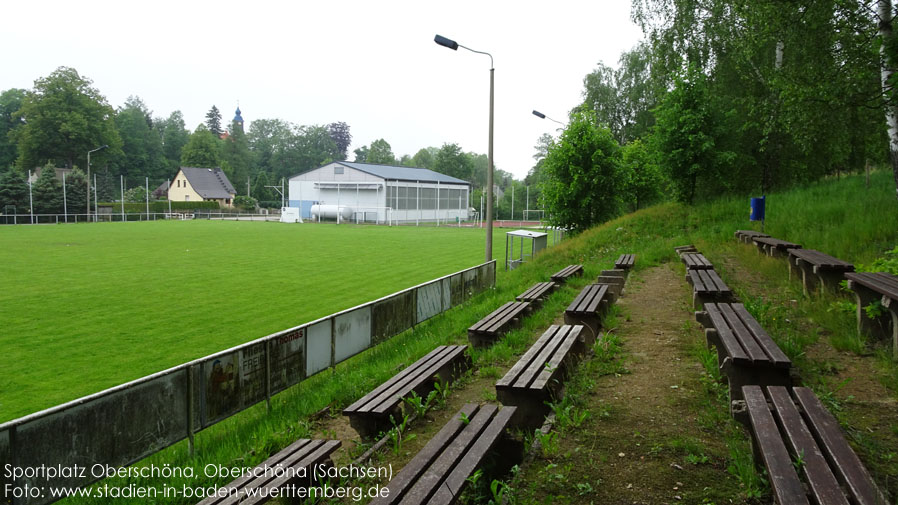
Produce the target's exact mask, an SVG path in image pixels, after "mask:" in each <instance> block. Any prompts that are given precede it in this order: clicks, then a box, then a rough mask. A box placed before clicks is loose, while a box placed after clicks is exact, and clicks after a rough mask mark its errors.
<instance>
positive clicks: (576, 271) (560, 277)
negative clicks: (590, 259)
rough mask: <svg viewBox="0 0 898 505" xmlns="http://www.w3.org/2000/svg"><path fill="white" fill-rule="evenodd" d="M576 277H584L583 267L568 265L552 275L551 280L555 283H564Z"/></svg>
mask: <svg viewBox="0 0 898 505" xmlns="http://www.w3.org/2000/svg"><path fill="white" fill-rule="evenodd" d="M574 275H583V265H568V266H566V267H564V268H562V269H561V270H559V271H558V272H555V273H554V274H552V277H551V278H552V280H553V281H554V282H564V281H565V280H567V278H568V277H572V276H574Z"/></svg>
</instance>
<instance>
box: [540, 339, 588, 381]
mask: <svg viewBox="0 0 898 505" xmlns="http://www.w3.org/2000/svg"><path fill="white" fill-rule="evenodd" d="M568 328H569V330H568V331H567V332H564V329H562V332H564V336H563V337H562V338H560V339H556V341H557V342H558V343H559V345H558V346H557V347H556V348H555V350H553V351H552V354H551V356H552V359H551V360H549V362H548V363H547V364H546V365H545V366H543V367H542V370H541V371H540V372H539V375H538V376H537V377H536V379H535V380H534V381H533V382H532V383H531V384H530V389H532V390H542V389H543V388H545V387H546V385H547V384H548V382H549V381H550V380H552V377H553V376H554V375H555V373H556V371H557V370H558V369H559V368H561V365H562V362H563V361H564V360H565V359H566V358H567V357H568V355H569V354H570V351H571V347H573V346H574V343H575V342H576V341H577V338H579V333H580V331H581V330H582V328H583V327H582V326H568Z"/></svg>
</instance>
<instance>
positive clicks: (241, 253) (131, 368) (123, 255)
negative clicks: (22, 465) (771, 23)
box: [0, 221, 504, 421]
mask: <svg viewBox="0 0 898 505" xmlns="http://www.w3.org/2000/svg"><path fill="white" fill-rule="evenodd" d="M503 234H504V230H498V229H497V230H496V232H495V234H494V236H495V237H497V238H496V239H495V246H494V255H495V256H497V257H501V258H504V238H503V237H502V235H503ZM0 244H2V246H0V264H2V265H3V267H2V268H0V286H2V287H3V289H2V290H0V321H2V324H0V348H2V349H3V354H4V360H3V361H4V366H3V367H2V369H0V421H5V420H9V419H13V418H16V417H20V416H22V415H25V414H29V413H31V412H35V411H37V410H41V409H44V408H48V407H52V406H54V405H57V404H59V403H62V402H65V401H68V400H72V399H75V398H78V397H80V396H83V395H86V394H90V393H94V392H97V391H100V390H102V389H105V388H108V387H111V386H115V385H117V384H121V383H123V382H126V381H128V380H132V379H136V378H139V377H142V376H144V375H147V374H150V373H154V372H158V371H160V370H164V369H166V368H169V367H171V366H175V365H178V364H180V363H183V362H185V361H188V360H191V359H195V358H198V357H201V356H204V355H207V354H210V353H213V352H216V351H220V350H222V349H226V348H228V347H230V346H233V345H237V344H241V343H244V342H247V341H249V340H252V339H255V338H258V337H261V336H264V335H267V334H270V333H273V332H276V331H279V330H283V329H286V328H289V327H292V326H295V325H298V324H301V323H304V322H307V321H311V320H313V319H315V318H318V317H321V316H324V315H327V314H331V313H334V312H337V311H339V310H342V309H345V308H348V307H352V306H354V305H358V304H360V303H365V302H368V301H371V300H374V299H376V298H378V297H380V296H384V295H387V294H389V293H392V292H395V291H398V290H401V289H404V288H407V287H409V286H413V285H415V284H418V283H421V282H424V281H428V280H430V279H433V278H436V277H439V276H441V275H445V274H448V273H451V272H455V271H458V270H461V269H463V268H467V267H470V266H473V265H476V264H478V263H482V262H483V247H484V239H483V231H482V230H480V229H465V228H461V229H459V228H448V227H440V228H436V227H421V228H416V227H385V226H376V227H375V226H361V227H356V226H350V225H340V226H335V225H333V224H320V225H319V224H306V225H296V226H288V225H284V224H281V223H245V222H244V223H241V222H220V221H189V222H163V221H157V222H141V223H125V224H122V223H108V224H98V225H83V224H82V225H59V226H54V225H47V226H5V227H0Z"/></svg>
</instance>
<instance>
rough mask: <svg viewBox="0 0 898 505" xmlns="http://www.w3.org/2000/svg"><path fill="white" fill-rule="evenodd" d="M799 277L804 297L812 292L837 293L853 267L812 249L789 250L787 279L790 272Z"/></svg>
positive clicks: (790, 276) (790, 274)
mask: <svg viewBox="0 0 898 505" xmlns="http://www.w3.org/2000/svg"><path fill="white" fill-rule="evenodd" d="M793 270H796V274H798V275H800V276H801V281H802V284H803V289H804V294H805V296H810V294H811V293H813V292H814V291H817V290H818V289H819V291H821V292H822V291H824V290H827V289H828V290H830V291H838V290H839V283H840V282H842V281H843V280H844V279H845V274H846V273H848V272H854V265H852V264H851V263H848V262H847V261H842V260H840V259H838V258H834V257H832V256H830V255H828V254H824V253H822V252H820V251H815V250H813V249H789V278H790V279H791V278H792V271H793Z"/></svg>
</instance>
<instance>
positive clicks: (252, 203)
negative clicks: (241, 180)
mask: <svg viewBox="0 0 898 505" xmlns="http://www.w3.org/2000/svg"><path fill="white" fill-rule="evenodd" d="M256 203H257V202H256V199H255V198H253V197H251V196H246V195H240V196H237V197H234V207H237V208H238V209H243V210H256Z"/></svg>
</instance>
